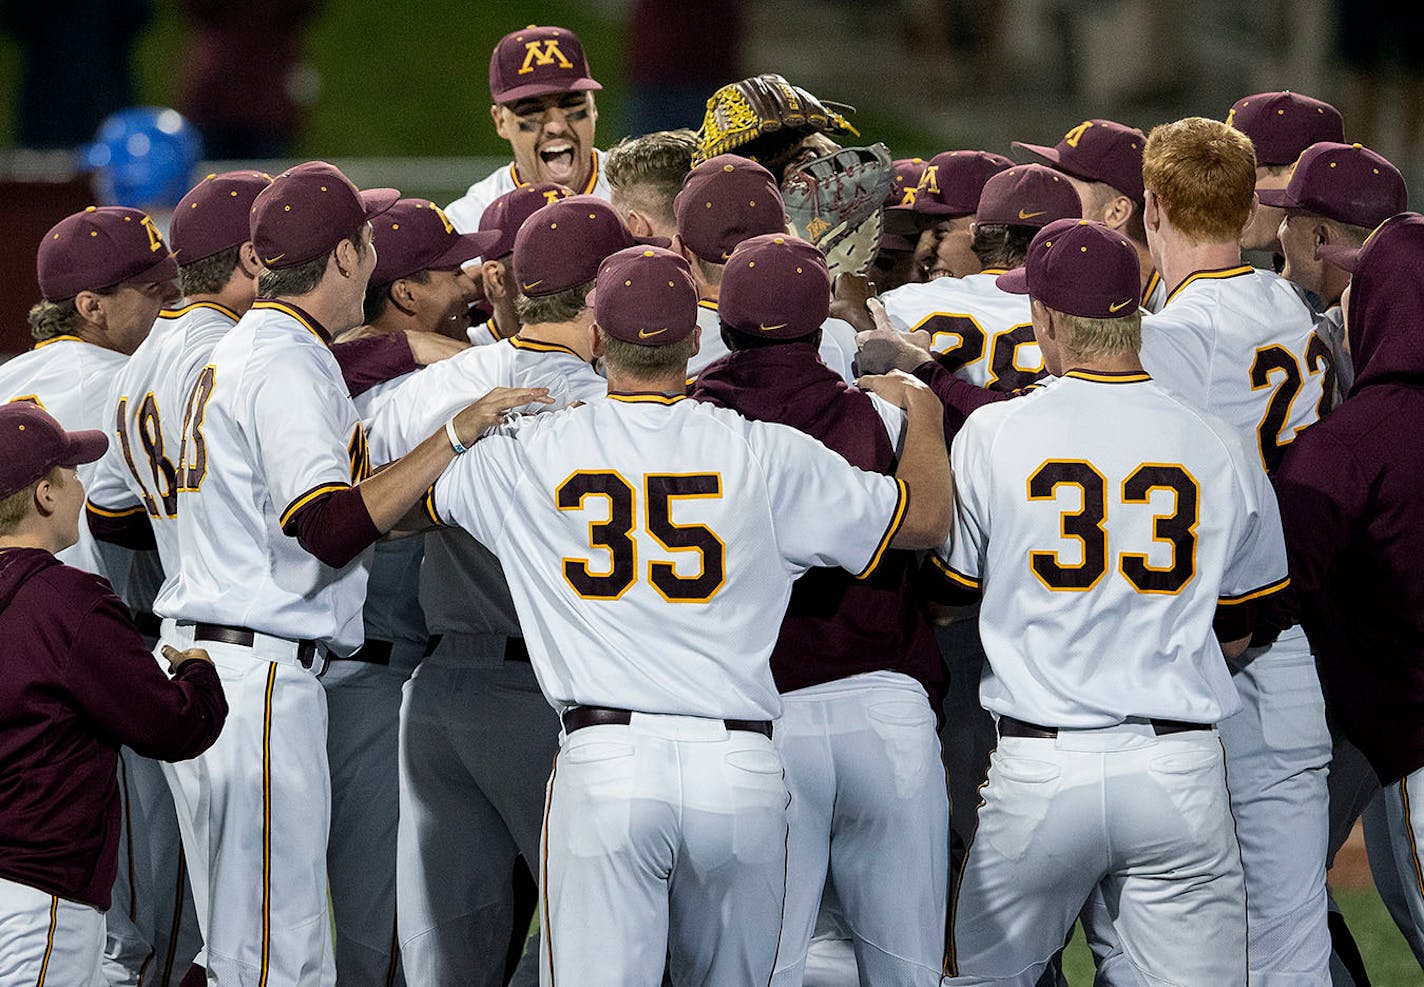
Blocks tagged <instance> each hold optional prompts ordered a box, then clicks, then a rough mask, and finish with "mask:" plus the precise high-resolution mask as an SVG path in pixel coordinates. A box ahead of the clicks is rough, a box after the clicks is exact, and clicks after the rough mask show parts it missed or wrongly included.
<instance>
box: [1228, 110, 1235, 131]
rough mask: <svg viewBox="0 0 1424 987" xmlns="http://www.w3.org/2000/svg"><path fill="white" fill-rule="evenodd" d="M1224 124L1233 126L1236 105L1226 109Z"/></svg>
mask: <svg viewBox="0 0 1424 987" xmlns="http://www.w3.org/2000/svg"><path fill="white" fill-rule="evenodd" d="M1226 125H1227V126H1228V127H1234V126H1235V125H1236V107H1234V106H1233V107H1232V108H1231V109H1229V110H1227V111H1226Z"/></svg>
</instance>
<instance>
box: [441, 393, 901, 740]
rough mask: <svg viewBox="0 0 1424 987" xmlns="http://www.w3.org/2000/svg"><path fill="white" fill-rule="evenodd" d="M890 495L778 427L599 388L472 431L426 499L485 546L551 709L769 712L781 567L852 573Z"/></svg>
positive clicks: (773, 700) (738, 715)
mask: <svg viewBox="0 0 1424 987" xmlns="http://www.w3.org/2000/svg"><path fill="white" fill-rule="evenodd" d="M906 498H907V491H906V489H905V487H904V485H903V484H901V483H900V482H899V481H897V480H895V479H894V478H893V477H888V476H882V475H879V474H875V473H867V472H863V471H861V470H859V469H856V468H855V467H853V466H851V465H850V464H849V463H847V462H846V461H845V460H844V459H842V458H841V457H840V456H839V455H837V454H836V453H834V452H831V451H830V450H828V449H827V448H826V447H825V446H823V445H821V444H820V443H819V442H816V441H815V440H814V439H811V438H809V437H808V436H806V435H803V434H802V433H800V432H797V431H796V430H794V429H791V428H787V427H785V426H783V425H774V424H766V423H761V422H751V421H748V420H747V419H745V418H742V417H741V416H740V415H737V414H736V413H735V412H731V411H727V410H725V409H722V408H715V407H712V406H710V405H706V404H699V403H697V402H695V401H692V400H689V399H687V398H682V397H676V398H669V397H664V396H662V395H622V394H612V395H610V396H609V399H608V400H606V401H597V402H594V403H592V404H588V405H585V406H583V407H578V408H571V409H568V410H564V411H559V412H554V413H551V414H543V415H537V416H533V417H528V418H524V419H521V420H519V421H517V422H516V423H514V424H513V425H511V426H507V427H505V428H502V429H500V430H498V431H497V432H496V433H495V434H493V435H490V436H489V437H487V438H485V439H483V440H482V441H481V442H480V443H479V444H478V445H476V446H475V447H474V448H473V449H472V450H470V452H468V453H466V454H465V455H464V456H462V457H460V458H459V459H457V460H456V461H455V463H454V464H453V465H452V466H451V467H450V468H449V469H448V470H446V472H445V474H444V476H442V477H441V479H440V480H439V481H438V482H437V483H436V485H435V487H434V489H433V490H432V492H431V495H430V497H429V498H428V503H427V506H428V507H430V508H431V511H432V514H433V515H434V516H435V519H436V520H437V521H438V522H440V523H442V524H453V525H459V526H460V527H462V528H465V529H466V530H468V531H469V532H470V533H471V534H473V535H474V536H475V537H476V538H477V539H479V540H480V541H481V542H483V543H484V545H485V546H486V547H487V548H489V549H490V550H491V551H493V552H494V553H495V555H497V556H498V557H499V560H500V563H501V564H502V566H503V567H504V572H505V576H506V577H507V578H508V580H509V588H510V591H511V594H512V595H513V598H514V604H515V608H516V610H517V611H518V613H519V624H520V627H521V628H522V629H523V631H524V636H525V639H526V641H527V642H528V647H529V653H530V657H531V659H532V660H533V662H534V669H535V672H536V673H537V674H538V677H539V682H540V685H541V686H542V688H543V690H544V694H545V696H546V697H547V698H548V699H549V701H550V702H551V703H552V704H553V705H555V706H556V707H560V708H562V707H564V706H568V705H572V704H581V705H600V706H613V707H619V708H624V709H634V710H640V711H643V712H649V713H673V714H683V715H690V716H706V717H714V718H726V719H751V720H768V719H774V718H775V717H777V716H778V715H780V712H781V701H780V698H779V696H778V695H777V692H776V685H775V683H774V682H773V681H772V677H771V670H770V667H769V664H768V660H769V657H770V655H771V649H772V646H773V645H774V644H775V643H776V639H777V635H778V634H779V632H780V630H781V620H782V616H783V614H784V613H785V610H786V603H787V600H788V599H789V597H790V595H791V584H792V582H793V581H794V580H795V579H796V578H797V577H798V576H800V575H801V574H802V573H803V572H805V571H806V569H808V568H810V567H812V566H840V567H841V568H844V569H847V570H849V571H851V572H853V573H857V574H862V575H868V574H869V573H870V571H871V570H873V569H874V567H875V565H876V564H877V563H878V562H879V560H880V557H881V555H882V554H883V553H884V551H885V549H886V546H887V545H888V544H889V543H890V540H891V539H892V538H893V536H894V533H895V531H896V530H897V529H898V527H899V525H900V523H901V520H902V519H903V517H904V513H905V509H906V506H907V500H906Z"/></svg>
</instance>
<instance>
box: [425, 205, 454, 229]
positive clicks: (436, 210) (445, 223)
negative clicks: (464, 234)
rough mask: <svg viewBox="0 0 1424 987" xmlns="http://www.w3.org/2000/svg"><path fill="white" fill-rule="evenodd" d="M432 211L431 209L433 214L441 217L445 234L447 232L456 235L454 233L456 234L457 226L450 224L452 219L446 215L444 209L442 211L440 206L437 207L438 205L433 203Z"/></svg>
mask: <svg viewBox="0 0 1424 987" xmlns="http://www.w3.org/2000/svg"><path fill="white" fill-rule="evenodd" d="M430 209H431V211H432V212H434V213H435V215H437V216H439V217H440V223H441V225H442V226H444V227H445V232H446V233H454V232H455V224H454V223H452V222H450V217H449V216H447V215H445V210H444V209H441V208H440V207H439V206H437V205H436V204H435V203H433V202H432V203H430Z"/></svg>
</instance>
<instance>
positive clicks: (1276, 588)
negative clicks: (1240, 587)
mask: <svg viewBox="0 0 1424 987" xmlns="http://www.w3.org/2000/svg"><path fill="white" fill-rule="evenodd" d="M1289 585H1290V576H1285V577H1284V578H1281V579H1277V580H1276V581H1275V582H1273V583H1267V584H1266V585H1265V586H1261V587H1259V588H1258V589H1253V590H1248V591H1246V592H1245V593H1238V594H1237V595H1235V596H1218V597H1217V598H1216V605H1217V606H1219V607H1234V606H1236V605H1237V604H1238V603H1249V602H1251V601H1252V600H1259V599H1260V598H1261V597H1263V596H1270V595H1271V594H1272V593H1279V592H1280V591H1281V590H1283V589H1285V588H1286V587H1287V586H1289Z"/></svg>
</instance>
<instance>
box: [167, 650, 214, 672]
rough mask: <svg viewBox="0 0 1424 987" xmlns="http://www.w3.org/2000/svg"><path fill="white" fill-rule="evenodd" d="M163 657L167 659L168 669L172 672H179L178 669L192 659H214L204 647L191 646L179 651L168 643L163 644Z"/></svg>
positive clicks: (208, 660)
mask: <svg viewBox="0 0 1424 987" xmlns="http://www.w3.org/2000/svg"><path fill="white" fill-rule="evenodd" d="M163 657H164V658H165V659H167V661H168V671H169V672H172V673H177V671H178V669H180V668H182V667H183V666H184V665H186V664H187V663H188V662H190V661H207V662H211V661H212V659H211V658H209V657H208V653H207V652H206V651H204V650H203V649H202V648H189V649H188V650H187V651H179V650H178V649H177V648H175V647H173V646H172V645H168V644H165V645H164V646H163Z"/></svg>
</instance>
